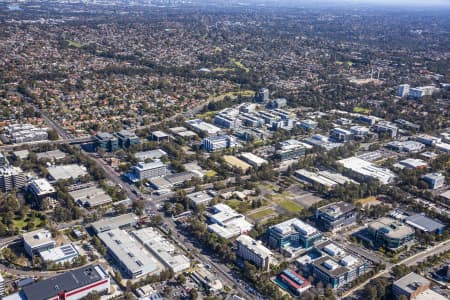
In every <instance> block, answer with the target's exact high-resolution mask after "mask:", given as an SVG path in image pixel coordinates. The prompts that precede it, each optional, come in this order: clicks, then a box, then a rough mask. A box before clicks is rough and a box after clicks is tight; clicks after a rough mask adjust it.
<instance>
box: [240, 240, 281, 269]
mask: <svg viewBox="0 0 450 300" xmlns="http://www.w3.org/2000/svg"><path fill="white" fill-rule="evenodd" d="M236 242H237V246H238V248H237V251H236V254H237V256H239V257H241V258H242V259H243V260H248V261H251V262H253V263H254V264H255V265H256V266H257V267H259V268H260V269H263V270H264V271H269V269H270V265H272V264H275V263H276V262H275V258H274V256H273V253H272V251H270V250H269V249H267V248H266V247H265V246H264V245H263V244H262V243H261V241H256V240H254V239H253V238H251V237H249V236H248V235H244V234H243V235H240V236H239V237H238V238H237V240H236Z"/></svg>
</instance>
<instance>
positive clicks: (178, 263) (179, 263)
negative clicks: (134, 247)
mask: <svg viewBox="0 0 450 300" xmlns="http://www.w3.org/2000/svg"><path fill="white" fill-rule="evenodd" d="M132 235H133V236H134V237H135V238H136V239H137V240H138V241H139V242H140V243H142V244H143V245H144V246H145V247H146V248H147V249H148V250H149V251H150V253H151V254H152V255H153V256H154V257H156V258H157V259H158V260H159V261H160V262H161V263H162V265H163V266H164V267H165V268H167V269H169V270H170V271H171V272H173V273H175V274H176V273H180V272H183V271H185V270H187V269H189V268H190V266H191V261H190V260H189V258H187V257H186V256H185V255H184V254H183V253H182V252H181V251H180V250H179V249H177V248H176V247H175V246H174V244H173V243H172V242H171V241H169V240H168V239H166V238H165V237H164V236H163V235H162V234H161V233H159V232H158V231H157V230H156V229H154V228H151V227H147V228H144V229H140V230H136V231H133V232H132Z"/></svg>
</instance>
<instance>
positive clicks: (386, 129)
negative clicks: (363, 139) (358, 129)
mask: <svg viewBox="0 0 450 300" xmlns="http://www.w3.org/2000/svg"><path fill="white" fill-rule="evenodd" d="M373 129H374V130H375V132H376V133H379V134H383V135H387V136H389V137H391V138H395V137H396V136H397V133H398V127H397V126H396V125H395V124H393V123H391V122H387V121H380V122H378V123H377V124H376V125H374V127H373Z"/></svg>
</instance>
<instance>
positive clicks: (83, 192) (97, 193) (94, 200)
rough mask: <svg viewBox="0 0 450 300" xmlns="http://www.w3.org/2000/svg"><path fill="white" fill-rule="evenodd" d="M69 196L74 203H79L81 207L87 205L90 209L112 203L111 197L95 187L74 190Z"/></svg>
mask: <svg viewBox="0 0 450 300" xmlns="http://www.w3.org/2000/svg"><path fill="white" fill-rule="evenodd" d="M69 195H70V196H71V197H72V198H73V199H74V200H75V201H76V202H81V203H82V204H83V205H88V206H90V207H94V206H98V205H103V204H106V203H110V202H112V198H111V196H109V195H108V193H106V191H105V190H103V189H101V188H100V187H97V186H90V187H87V188H84V189H79V190H74V191H71V192H69Z"/></svg>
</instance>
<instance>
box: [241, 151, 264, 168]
mask: <svg viewBox="0 0 450 300" xmlns="http://www.w3.org/2000/svg"><path fill="white" fill-rule="evenodd" d="M241 158H242V160H244V161H245V162H247V163H248V164H250V165H251V166H252V167H254V168H259V167H261V166H262V165H264V164H268V163H269V162H268V161H267V160H265V159H263V158H261V157H259V156H257V155H255V154H253V153H250V152H243V153H241Z"/></svg>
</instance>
